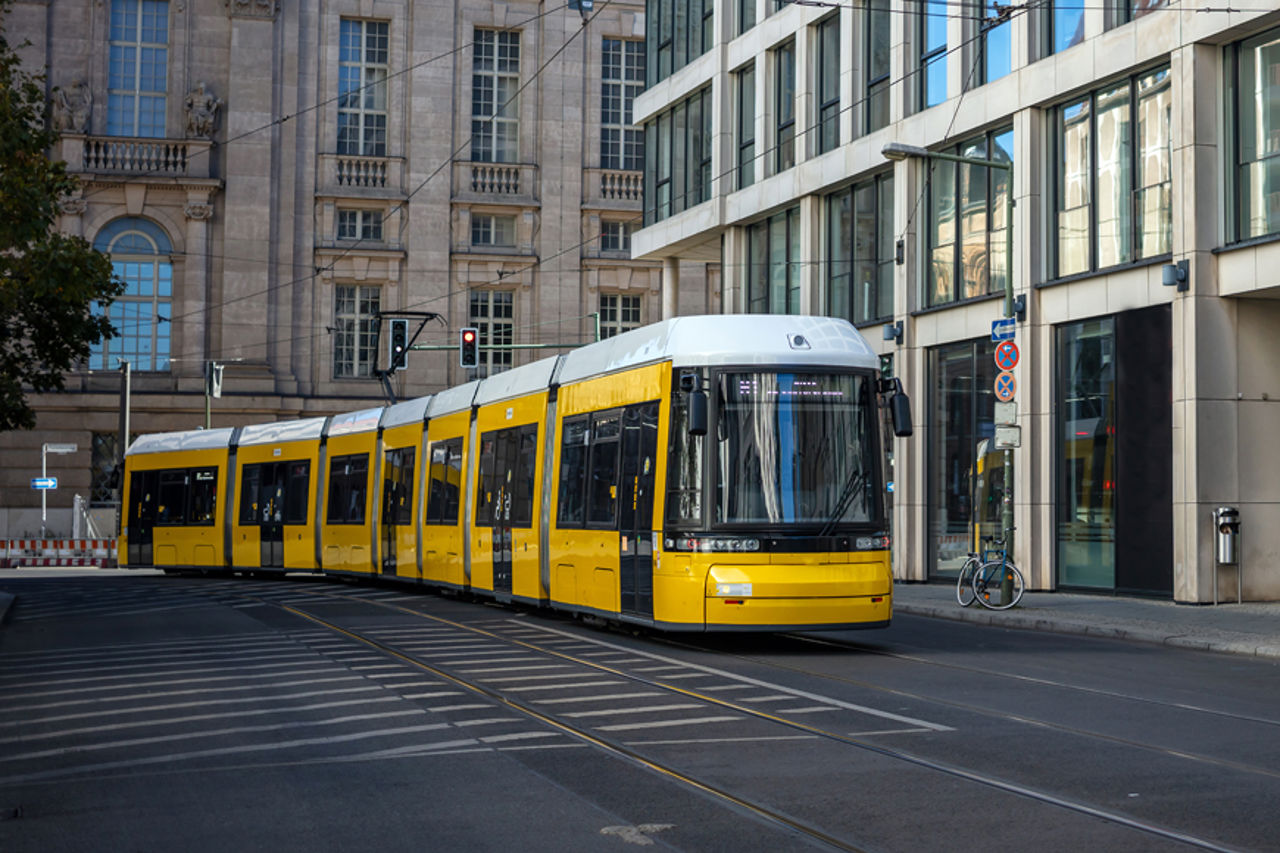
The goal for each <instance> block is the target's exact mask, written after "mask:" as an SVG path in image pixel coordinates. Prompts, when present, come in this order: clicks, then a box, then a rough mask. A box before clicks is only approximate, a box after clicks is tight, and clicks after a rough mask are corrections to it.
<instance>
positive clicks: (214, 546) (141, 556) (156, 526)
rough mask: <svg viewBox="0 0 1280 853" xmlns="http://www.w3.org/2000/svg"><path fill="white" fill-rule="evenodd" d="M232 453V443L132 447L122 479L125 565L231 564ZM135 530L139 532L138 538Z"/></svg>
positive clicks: (207, 566) (208, 566)
mask: <svg viewBox="0 0 1280 853" xmlns="http://www.w3.org/2000/svg"><path fill="white" fill-rule="evenodd" d="M141 441H142V439H139V442H141ZM136 446H137V445H136V444H135V447H136ZM227 454H228V449H227V448H226V447H215V448H201V449H192V450H174V451H167V452H156V453H146V452H144V453H133V452H132V451H131V453H130V455H129V456H127V457H126V464H125V473H124V478H123V483H122V489H123V491H122V495H121V499H122V506H124V507H125V508H126V510H125V512H124V513H123V515H122V519H121V525H120V526H121V530H120V537H119V540H118V543H117V552H118V553H119V555H120V565H122V566H129V567H132V568H147V567H151V566H154V567H155V568H158V569H163V568H184V569H185V568H196V569H222V568H225V567H226V548H225V546H224V538H223V532H224V530H225V528H224V525H225V523H226V514H227V511H228V509H227V501H226V500H225V495H226V482H227ZM210 476H212V479H210ZM135 487H136V490H135ZM130 531H133V532H134V534H135V535H134V541H133V542H132V543H131V540H130ZM143 531H145V532H143ZM144 539H145V540H146V542H145V548H143V547H142V544H143V540H144ZM131 544H132V545H133V548H132V550H131V549H130V545H131Z"/></svg>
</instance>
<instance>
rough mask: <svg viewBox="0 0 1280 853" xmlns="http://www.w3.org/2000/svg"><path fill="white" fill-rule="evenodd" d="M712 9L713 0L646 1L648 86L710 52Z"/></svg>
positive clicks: (712, 27) (713, 24) (712, 24)
mask: <svg viewBox="0 0 1280 853" xmlns="http://www.w3.org/2000/svg"><path fill="white" fill-rule="evenodd" d="M714 8H715V4H714V0H646V2H645V15H644V21H645V51H646V53H647V61H646V63H645V65H646V68H647V76H648V80H647V83H648V85H650V86H652V85H654V84H655V83H657V82H659V81H661V80H665V79H666V78H668V77H670V76H671V74H672V72H675V71H678V70H680V69H681V68H683V67H684V66H685V65H686V64H687V63H689V62H691V61H693V60H694V59H697V58H698V57H699V56H701V55H702V54H704V53H706V52H707V51H708V50H710V49H711V44H712V42H713V41H714V39H715V17H714Z"/></svg>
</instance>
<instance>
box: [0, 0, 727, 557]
mask: <svg viewBox="0 0 1280 853" xmlns="http://www.w3.org/2000/svg"><path fill="white" fill-rule="evenodd" d="M6 28H7V32H8V34H9V35H10V37H11V41H13V42H14V43H17V42H20V41H21V40H22V39H27V40H29V41H30V42H31V44H30V45H29V46H27V47H25V48H23V49H22V51H21V55H22V57H23V60H24V63H25V65H26V67H27V68H28V69H44V70H45V71H46V73H47V76H48V81H47V83H48V87H49V91H50V98H51V104H50V106H51V117H52V120H53V121H54V122H55V123H56V125H57V126H58V127H59V129H60V130H62V132H63V137H62V140H61V147H60V149H59V150H58V151H56V152H54V153H55V155H56V156H57V157H59V158H62V159H65V160H66V161H67V163H68V164H69V166H70V170H71V171H72V172H73V173H75V174H77V175H78V176H79V177H80V178H81V180H82V182H83V187H82V191H81V193H80V195H79V196H77V197H76V198H73V199H68V200H67V201H66V202H65V204H64V205H63V208H62V210H63V215H62V218H61V222H60V227H61V228H62V229H63V230H65V231H67V232H70V233H75V234H80V235H83V236H84V237H85V238H86V239H88V240H90V241H91V242H93V243H94V244H95V245H97V246H99V247H101V248H103V249H104V250H107V251H110V252H111V255H112V259H113V261H114V262H115V264H116V269H117V272H118V273H119V274H120V275H122V276H123V277H124V278H125V279H126V281H127V282H128V285H129V287H128V291H127V293H126V295H125V296H124V297H122V298H121V299H120V301H119V302H117V303H116V304H115V306H113V308H112V316H113V317H114V318H115V319H116V326H117V328H119V329H120V330H121V333H122V334H121V337H120V338H118V339H116V340H112V341H110V342H109V343H107V344H106V345H105V346H103V347H99V348H97V349H96V350H95V352H94V354H93V356H92V357H91V359H90V361H89V363H88V364H86V365H84V369H82V370H79V371H77V372H75V373H73V374H72V375H71V376H69V377H68V383H67V392H66V393H61V394H47V395H39V396H37V397H35V399H34V404H35V407H36V408H37V410H38V427H37V429H36V430H34V431H30V432H13V433H7V434H3V435H0V493H3V495H4V498H3V499H2V500H0V504H2V505H3V507H2V508H0V538H2V537H3V536H5V535H7V536H10V537H18V536H23V535H31V534H32V533H34V532H38V528H39V509H38V508H39V505H40V501H39V497H38V496H37V495H36V494H35V493H34V492H32V491H31V490H29V489H28V488H27V486H28V478H29V477H31V476H35V475H37V474H38V473H39V470H40V469H39V466H40V455H41V447H42V445H43V444H44V443H47V442H73V443H76V444H77V445H78V447H79V451H78V452H77V453H76V454H73V455H70V456H58V457H55V456H50V457H49V465H50V469H49V470H50V474H52V475H55V476H58V477H59V479H60V484H59V489H58V491H57V492H56V493H53V494H52V495H51V497H50V500H49V506H50V507H51V510H50V522H51V523H50V532H51V534H52V533H65V532H67V531H68V530H69V522H68V521H67V519H68V518H69V510H68V508H69V507H70V506H71V504H72V501H73V495H77V494H78V495H81V496H82V497H84V498H89V499H91V502H92V503H93V504H95V505H101V506H102V507H103V511H102V513H101V515H100V518H99V526H100V527H109V526H110V523H109V522H108V521H106V519H108V518H110V517H112V515H113V514H112V513H111V512H110V511H109V509H108V507H109V506H110V503H111V500H112V497H113V495H112V493H111V490H110V489H109V488H108V478H107V474H109V469H110V466H111V465H112V464H113V462H114V460H115V459H116V457H117V455H118V452H119V450H118V444H119V442H118V436H119V431H120V410H121V399H122V397H121V369H120V363H121V360H127V361H129V362H130V386H131V388H130V394H129V403H128V410H129V431H130V432H131V433H133V434H137V433H143V432H153V431H162V430H174V429H190V428H196V427H200V426H202V425H204V424H205V420H206V415H205V412H206V405H208V409H209V412H210V415H209V420H210V422H211V423H212V425H213V426H231V425H238V424H247V423H254V422H262V421H268V420H276V419H281V418H292V417H302V416H311V415H316V414H329V413H336V412H342V411H350V410H354V409H359V408H363V407H367V406H372V405H378V404H380V403H381V402H382V401H383V400H384V399H385V398H384V394H383V390H382V387H381V385H380V384H379V382H378V381H377V380H376V379H374V378H373V377H372V376H371V373H372V371H373V370H374V369H375V368H376V367H385V366H386V364H387V355H386V352H385V346H386V342H387V336H386V334H385V331H384V332H383V334H382V335H381V336H379V334H378V333H377V326H376V324H375V322H374V318H375V317H376V316H377V314H378V313H379V312H431V313H433V314H436V315H439V319H437V320H432V321H430V322H427V323H426V325H425V326H424V327H423V329H422V333H421V335H420V336H419V337H418V338H417V340H416V344H417V345H425V346H427V347H439V348H440V349H427V350H423V351H418V352H412V353H410V357H409V363H408V368H407V369H406V370H404V371H402V372H399V373H397V374H395V375H394V377H393V379H392V386H393V389H394V392H395V394H396V395H397V396H398V397H399V398H401V399H404V398H408V397H413V396H421V395H424V394H428V393H431V392H433V391H436V390H439V389H441V388H444V387H447V386H449V385H452V384H456V383H459V382H462V381H465V380H467V379H469V378H474V376H475V375H477V373H482V374H483V373H487V372H489V371H496V370H502V369H504V368H505V367H506V366H509V365H513V364H520V363H524V362H526V361H529V360H533V359H536V358H541V357H544V356H546V355H548V354H551V353H555V352H559V351H563V348H562V346H561V345H566V344H573V343H578V342H584V341H588V340H591V339H593V336H594V334H595V332H596V315H598V316H599V321H600V327H601V333H602V334H605V335H607V334H611V333H614V332H616V331H619V330H621V329H625V328H630V327H633V326H636V325H641V324H644V323H647V322H653V321H656V320H659V319H662V317H663V316H664V312H667V313H674V312H676V311H679V312H683V313H700V312H704V311H708V310H710V311H718V310H720V304H719V295H718V286H719V273H718V269H717V268H716V267H715V266H714V265H712V266H708V265H707V264H704V263H690V264H683V265H682V269H681V270H680V271H681V272H683V278H682V281H683V284H684V287H683V289H682V290H681V295H680V298H679V300H678V301H674V300H673V301H669V302H667V303H665V304H664V302H663V300H662V297H661V289H660V282H661V276H662V265H661V264H660V263H659V262H657V261H639V262H636V261H632V260H631V259H630V239H631V233H632V231H633V230H634V229H635V228H637V227H638V220H639V216H640V208H641V185H642V180H641V165H642V162H643V140H642V135H641V133H640V131H639V129H638V128H636V127H635V126H634V125H632V124H631V123H630V118H629V111H630V104H631V101H632V99H633V98H634V97H635V95H636V94H638V92H639V91H640V90H641V88H642V87H643V81H644V68H643V63H644V60H645V51H644V44H643V40H644V29H645V28H644V8H643V4H642V3H640V2H636V0H615V2H612V3H609V4H604V5H603V7H601V8H598V9H597V10H596V11H595V12H593V13H590V14H587V15H583V14H580V13H579V11H578V10H574V9H566V8H564V7H558V8H554V9H552V8H549V7H548V6H547V5H546V4H540V3H534V2H524V0H516V2H502V3H499V2H487V1H486V2H473V0H456V2H455V0H449V2H439V1H438V0H319V2H309V1H308V0H300V2H292V1H291V2H278V0H16V3H15V4H14V6H13V10H12V13H11V14H10V16H9V20H8V21H7V22H6ZM468 325H475V326H478V327H479V328H480V330H481V342H482V344H490V343H493V344H514V345H517V346H524V345H538V346H543V347H546V349H541V350H540V349H534V348H528V349H507V350H489V349H485V348H482V351H481V352H482V366H481V370H480V371H478V372H477V371H466V370H463V369H462V368H461V367H460V366H459V365H458V359H457V353H456V349H450V348H448V347H451V346H454V345H456V341H457V331H458V329H460V328H462V327H464V326H468ZM413 326H414V328H416V322H415V323H414V324H413ZM209 362H217V363H219V364H221V365H223V383H222V384H223V395H222V397H221V398H219V399H214V400H212V401H210V402H208V404H207V403H206V395H205V387H206V384H205V378H204V377H205V372H206V365H207V364H208V363H209ZM33 513H34V516H33ZM33 518H34V522H33Z"/></svg>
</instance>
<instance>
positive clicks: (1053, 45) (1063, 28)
mask: <svg viewBox="0 0 1280 853" xmlns="http://www.w3.org/2000/svg"><path fill="white" fill-rule="evenodd" d="M1049 15H1050V25H1049V30H1050V36H1049V52H1050V53H1061V52H1062V51H1064V50H1066V49H1067V48H1069V47H1072V46H1073V45H1077V44H1079V43H1080V42H1082V41H1084V5H1083V4H1081V3H1080V0H1053V9H1052V11H1051V12H1050V13H1049Z"/></svg>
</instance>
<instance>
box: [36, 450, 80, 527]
mask: <svg viewBox="0 0 1280 853" xmlns="http://www.w3.org/2000/svg"><path fill="white" fill-rule="evenodd" d="M78 449H79V448H78V447H76V445H74V444H52V443H49V442H46V443H45V444H44V445H43V446H41V448H40V479H41V480H44V481H46V482H45V485H44V486H43V487H42V488H41V489H40V538H41V539H43V538H44V537H45V535H46V534H45V524H46V522H47V520H48V505H49V499H48V494H49V488H48V485H47V483H48V480H49V454H50V453H75V452H76V451H77V450H78Z"/></svg>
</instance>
